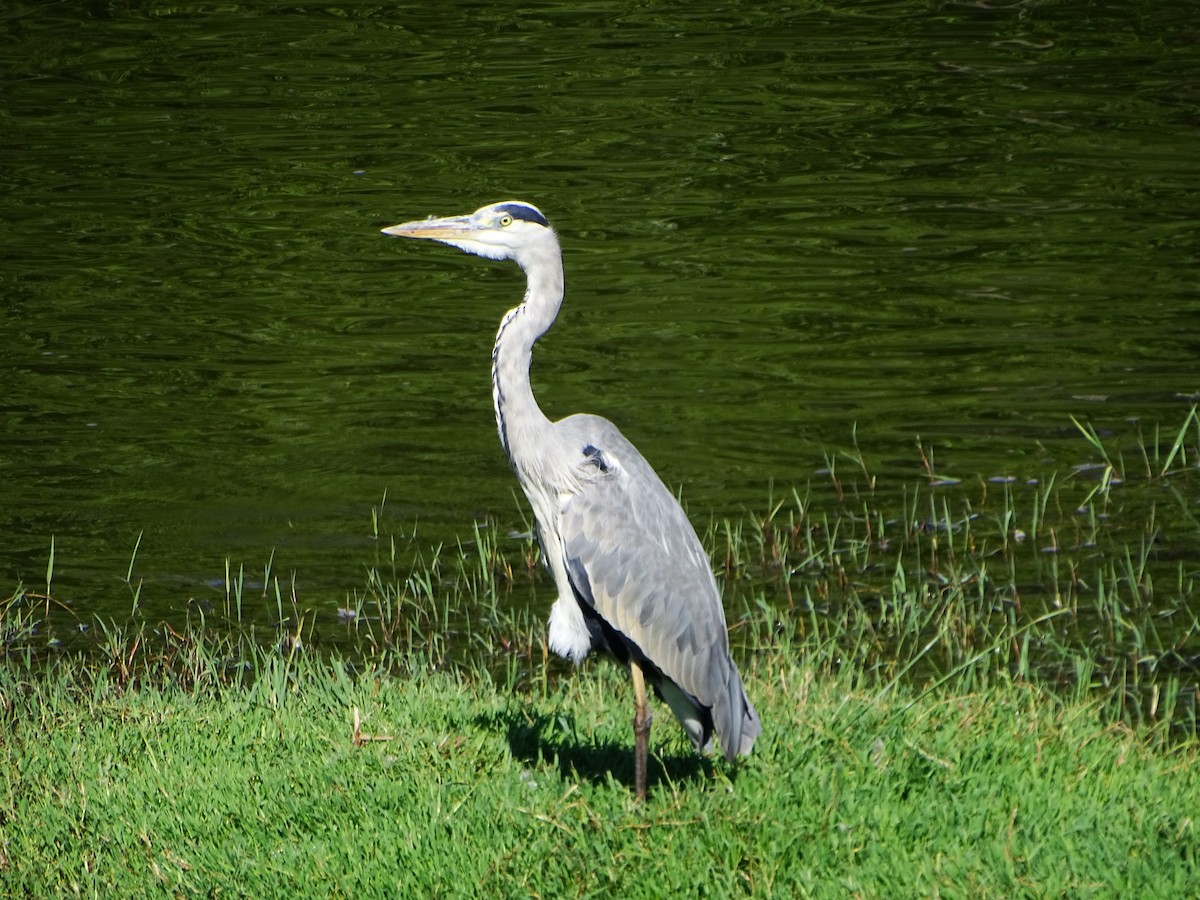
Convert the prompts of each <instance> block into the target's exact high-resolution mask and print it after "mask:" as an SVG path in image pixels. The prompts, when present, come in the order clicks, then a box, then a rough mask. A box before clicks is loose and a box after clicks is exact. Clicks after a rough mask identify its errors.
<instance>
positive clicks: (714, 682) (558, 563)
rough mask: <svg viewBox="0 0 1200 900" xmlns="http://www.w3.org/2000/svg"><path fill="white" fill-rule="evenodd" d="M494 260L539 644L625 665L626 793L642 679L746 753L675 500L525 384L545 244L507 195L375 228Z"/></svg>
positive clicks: (735, 677) (553, 271) (718, 634)
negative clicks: (522, 288) (516, 289)
mask: <svg viewBox="0 0 1200 900" xmlns="http://www.w3.org/2000/svg"><path fill="white" fill-rule="evenodd" d="M384 231H385V232H386V233H388V234H395V235H400V236H404V237H414V238H430V239H433V240H439V241H442V242H443V243H447V244H450V245H452V246H455V247H458V248H460V249H462V250H465V251H466V252H468V253H474V254H476V255H479V256H486V257H489V258H493V259H514V260H516V261H517V263H518V264H519V265H520V266H521V268H522V269H523V270H524V271H525V274H526V277H527V279H528V285H527V288H526V292H525V297H524V301H523V302H522V303H521V305H519V306H517V307H515V308H514V309H511V310H509V312H508V313H507V314H506V315H505V316H504V319H503V320H502V322H501V325H500V330H499V332H498V333H497V335H496V343H495V347H494V349H493V354H492V359H493V362H492V385H493V400H494V406H495V412H496V426H497V430H498V431H499V435H500V441H501V444H502V445H503V447H504V450H505V452H506V453H507V454H508V457H509V460H510V461H511V463H512V466H513V469H514V471H515V472H516V474H517V479H518V481H520V483H521V487H522V488H523V489H524V491H525V494H526V496H527V497H528V498H529V502H530V503H531V504H532V506H533V510H534V515H535V518H536V519H537V523H538V536H539V540H540V542H541V545H542V550H543V555H544V557H545V560H546V564H547V566H548V567H549V568H550V571H551V573H552V574H553V576H554V580H555V584H556V586H557V587H558V592H559V597H558V599H557V600H556V601H555V603H554V605H553V608H552V609H551V614H550V634H549V642H550V646H551V648H552V649H553V650H554V651H555V652H556V653H559V654H560V655H562V656H564V657H566V658H568V659H571V660H572V661H574V662H576V663H579V662H581V661H582V660H583V658H584V657H585V656H586V655H587V654H588V653H589V652H590V651H592V650H596V649H602V650H606V651H608V652H610V653H611V654H612V655H613V656H615V657H616V658H617V659H618V660H620V661H622V662H627V663H629V664H630V666H631V668H632V670H633V674H634V682H635V687H636V688H637V689H638V717H637V718H635V735H636V736H637V737H638V744H637V750H638V756H637V762H638V764H639V766H638V769H637V772H638V796H639V797H641V796H642V795H643V793H644V791H645V739H646V736H647V735H648V733H649V718H648V714H647V713H646V712H645V700H644V697H643V696H642V695H641V678H642V673H644V676H645V679H646V680H647V681H649V682H650V684H651V685H652V686H653V687H654V688H655V689H656V691H657V692H658V693H659V696H660V697H661V698H662V699H663V700H664V701H665V702H666V703H667V704H668V706H670V708H671V710H672V711H673V712H674V713H675V716H676V718H678V719H679V721H680V723H681V724H682V725H683V728H684V731H685V732H686V733H687V734H688V736H689V737H690V738H691V740H692V742H693V744H694V745H695V746H696V748H697V749H698V750H701V751H707V750H709V749H710V748H711V745H712V737H713V731H714V728H715V730H716V734H717V737H718V739H719V740H720V743H721V747H722V750H723V752H724V755H725V757H726V758H727V759H729V760H732V759H734V757H735V756H737V755H739V754H745V753H749V752H750V749H751V747H752V746H753V744H754V739H755V738H756V737H757V736H758V735H759V733H760V732H761V725H760V723H759V720H758V715H757V714H756V713H755V711H754V707H753V705H752V704H751V703H750V701H749V699H748V698H747V697H746V694H745V691H744V689H743V687H742V680H741V676H740V675H739V673H738V670H737V667H736V666H735V665H734V663H733V660H732V659H731V658H730V656H729V641H728V635H727V632H726V625H725V614H724V611H723V609H722V606H721V597H720V592H719V590H718V588H717V585H716V581H715V580H714V578H713V575H712V570H711V567H710V563H709V560H708V557H707V555H706V554H705V552H704V549H703V547H702V546H701V544H700V540H699V538H697V536H696V532H695V530H694V529H693V528H692V525H691V523H690V522H689V521H688V518H687V516H686V515H685V514H684V512H683V509H682V508H681V507H680V505H679V503H678V501H677V500H676V499H675V497H674V495H673V494H672V493H671V492H670V491H669V490H668V489H667V487H666V486H665V485H664V484H663V482H662V481H661V480H660V479H659V477H658V476H657V475H656V474H655V472H654V470H653V469H652V468H651V467H650V465H649V463H647V462H646V460H645V459H644V458H643V457H642V455H641V454H640V453H638V451H637V449H636V448H635V447H634V446H633V445H632V444H631V443H630V442H629V441H628V440H626V439H625V437H624V435H622V434H621V432H620V431H619V430H618V429H617V427H616V426H615V425H613V424H612V423H611V422H609V421H608V420H607V419H602V418H600V417H599V416H592V415H574V416H568V417H567V418H565V419H561V420H559V421H557V422H551V421H550V420H549V419H547V418H546V416H545V415H544V414H543V413H542V411H541V409H540V408H539V407H538V405H537V401H536V400H535V399H534V396H533V391H532V389H531V387H530V383H529V368H530V364H531V361H532V351H533V345H534V343H535V342H536V341H537V339H538V338H539V337H541V335H542V334H544V333H545V331H546V330H547V329H548V328H549V327H550V325H551V324H552V323H553V321H554V318H555V316H556V315H557V314H558V309H559V306H560V304H561V302H562V297H563V273H562V256H561V252H560V250H559V246H558V240H557V237H556V236H555V234H554V232H553V230H552V229H551V228H550V227H549V223H548V222H547V221H546V219H545V217H544V216H543V215H542V213H541V212H540V211H539V210H537V209H536V208H535V207H532V206H530V205H529V204H526V203H522V202H520V201H506V202H504V203H497V204H493V205H491V206H485V207H483V208H481V209H479V210H477V211H476V212H474V213H472V214H471V215H469V216H455V217H451V218H446V219H429V220H426V221H423V222H409V223H406V224H404V225H396V226H393V227H391V228H385V229H384Z"/></svg>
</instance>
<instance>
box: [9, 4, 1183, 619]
mask: <svg viewBox="0 0 1200 900" xmlns="http://www.w3.org/2000/svg"><path fill="white" fill-rule="evenodd" d="M6 9H7V11H6V12H5V13H3V17H2V19H0V22H2V28H3V32H4V35H5V40H6V45H7V48H8V52H7V53H6V54H5V61H4V62H3V63H0V66H2V67H3V84H4V87H5V90H4V95H3V99H2V100H0V134H2V137H0V192H2V194H3V209H4V216H5V222H6V229H5V230H6V239H5V242H4V246H3V248H2V249H0V258H2V263H0V292H2V296H3V305H2V311H0V316H2V321H3V331H4V335H5V340H4V341H3V342H2V343H0V371H2V372H3V375H2V376H0V377H2V379H3V385H4V390H3V391H2V392H0V428H2V429H3V432H2V433H3V445H2V447H0V535H2V543H0V572H2V573H3V577H4V578H5V579H7V581H8V583H9V584H10V585H11V586H15V585H16V584H17V583H18V582H20V581H24V582H25V583H26V584H27V585H38V584H41V583H44V578H45V571H46V564H47V559H48V556H49V554H50V548H51V542H52V541H53V546H54V560H55V585H56V595H57V596H59V597H60V599H63V600H65V601H68V602H70V603H71V604H72V605H73V606H74V607H75V609H76V611H77V613H78V614H80V615H81V616H83V617H85V618H86V617H89V616H92V615H94V614H98V615H102V616H108V615H115V616H121V615H124V614H125V613H127V612H128V608H129V603H130V596H129V590H128V588H127V587H126V585H125V584H123V579H124V578H125V577H126V574H127V572H128V571H129V569H130V562H131V559H133V560H134V565H133V577H134V579H135V580H140V581H142V582H143V590H142V593H141V597H140V602H141V603H142V605H143V607H144V609H145V611H146V612H147V613H149V614H151V615H162V616H170V615H173V614H176V613H178V611H179V610H180V609H182V608H183V606H184V605H185V604H186V603H187V602H188V600H189V599H191V598H194V597H198V596H200V597H203V596H205V595H211V594H215V593H218V592H223V590H224V588H223V584H224V578H225V572H226V566H227V564H229V565H232V566H233V568H234V569H236V568H238V567H239V566H245V567H246V570H247V571H248V572H258V573H261V572H262V571H263V568H264V566H266V565H267V564H268V563H269V564H270V566H271V568H272V571H273V572H274V573H276V574H279V575H280V576H281V577H285V578H287V579H288V580H289V581H293V583H294V585H295V589H296V591H297V593H298V595H299V596H300V597H301V598H302V601H303V602H304V603H305V604H308V605H310V606H312V607H314V608H317V609H319V610H322V611H323V612H324V614H327V615H330V616H332V615H333V614H334V610H335V609H336V607H337V606H339V605H341V604H342V603H344V602H345V598H346V595H347V593H348V592H351V591H354V590H356V589H358V588H359V587H360V586H361V585H362V584H363V582H364V576H365V569H366V567H367V566H368V565H369V564H370V560H371V559H372V555H373V554H374V553H375V549H374V548H375V539H374V531H373V526H372V510H373V509H374V508H378V507H380V505H381V504H383V501H384V498H385V496H386V504H383V515H384V517H385V519H386V523H387V527H388V528H389V529H391V530H395V531H397V532H398V533H401V534H405V535H411V534H412V533H413V531H414V529H415V532H416V534H417V538H418V540H420V541H423V542H424V541H427V542H428V543H430V544H436V543H439V542H443V541H445V542H450V543H453V542H454V541H456V540H459V539H461V540H467V539H469V538H470V536H471V534H472V524H473V523H474V522H476V521H480V520H483V519H489V518H490V519H493V520H496V521H498V522H499V524H500V528H501V532H502V533H506V532H509V531H514V532H520V531H523V530H525V528H526V527H527V524H526V520H527V513H526V512H525V506H524V501H523V498H518V496H517V493H516V485H515V481H514V479H513V478H512V475H511V472H510V471H509V470H508V467H507V463H506V461H505V459H504V457H503V454H502V453H501V450H500V448H499V445H498V443H497V441H496V436H495V430H494V426H493V421H492V412H491V393H490V384H489V369H490V350H491V342H492V338H493V335H494V332H495V328H496V326H497V324H498V322H499V319H500V317H501V315H502V314H503V313H504V311H505V310H506V309H507V308H508V307H509V306H511V305H514V304H515V303H516V302H517V301H518V300H519V298H520V295H521V292H522V289H523V282H522V279H521V276H520V273H519V271H518V270H517V269H516V268H515V267H514V266H512V265H511V264H498V263H493V262H488V261H485V260H480V259H475V258H470V257H466V256H463V255H461V254H458V253H455V252H454V251H452V250H450V249H448V248H444V247H440V246H436V245H422V244H415V243H411V242H405V241H397V240H395V239H390V238H387V237H385V236H382V235H380V234H379V228H380V227H382V226H385V225H389V224H393V223H395V222H400V221H406V220H410V219H415V218H421V217H424V216H426V215H429V214H439V215H441V214H454V213H464V212H469V211H471V210H473V209H475V208H476V207H478V206H480V205H482V204H484V203H486V202H491V201H494V200H499V199H505V198H510V197H517V198H520V199H524V200H528V201H530V202H532V203H535V204H537V205H538V206H539V207H541V208H542V209H543V210H544V211H545V212H546V214H547V215H548V216H549V218H550V220H551V222H552V223H553V224H554V225H555V226H556V228H557V230H558V231H559V233H560V236H561V240H562V244H563V248H564V254H565V261H566V262H565V264H566V270H567V300H566V303H565V305H564V309H563V312H562V314H561V316H560V317H559V320H558V323H557V325H556V326H555V328H554V329H553V330H552V331H551V332H550V333H549V335H548V336H547V337H546V338H545V339H544V340H543V342H542V343H541V344H539V347H538V352H537V354H536V358H535V367H534V386H535V390H536V391H537V393H538V396H539V399H540V402H541V404H542V406H543V408H544V409H545V410H546V411H547V413H548V414H550V415H551V416H552V417H558V416H561V415H566V414H568V413H571V412H577V411H590V412H594V413H598V414H601V415H605V416H607V417H609V418H611V419H613V420H614V421H616V422H617V424H618V425H619V426H620V427H621V428H622V430H623V431H624V432H625V433H626V435H627V436H629V437H630V438H631V439H632V440H633V441H634V442H635V443H636V444H637V445H638V447H639V448H640V449H641V451H642V452H643V453H644V454H645V456H646V457H647V458H648V459H649V460H650V461H651V463H652V464H653V465H654V466H655V467H656V468H657V469H658V471H659V472H660V474H661V475H662V476H663V477H664V479H665V480H666V481H667V483H668V484H670V485H671V486H672V487H674V488H681V489H682V493H683V496H684V498H685V501H686V503H687V506H688V509H689V511H690V512H691V514H692V516H693V518H694V519H695V520H696V521H697V522H698V523H704V522H707V521H709V520H711V519H713V518H715V519H718V520H719V519H721V518H724V517H729V516H733V517H737V516H741V515H743V514H744V513H745V512H746V511H763V510H765V508H766V506H767V497H768V495H769V494H770V492H771V491H772V490H774V491H775V492H777V493H778V492H780V491H789V490H791V488H793V487H798V488H801V489H803V488H804V487H805V486H806V485H810V484H813V483H821V484H823V483H824V482H825V479H824V478H823V477H822V476H821V475H820V474H819V473H820V471H821V470H822V469H824V468H825V467H826V465H827V461H828V459H829V458H831V457H835V456H836V455H837V454H838V453H840V452H841V451H843V450H846V449H848V448H854V447H857V448H858V450H859V451H860V452H861V454H862V455H863V457H864V458H865V459H866V460H869V465H870V468H871V471H872V472H873V473H874V474H875V475H876V476H877V477H878V478H879V484H880V487H879V489H880V490H881V491H883V492H887V491H893V492H896V493H897V494H898V493H899V492H901V491H902V490H903V488H904V485H905V484H906V483H908V482H910V481H912V480H913V479H920V478H921V477H923V476H924V475H925V474H927V473H926V466H925V461H924V459H923V457H928V455H929V454H930V453H933V454H934V459H935V461H936V462H935V465H936V469H937V474H938V475H939V476H945V477H950V478H964V479H970V478H975V477H980V476H982V477H985V478H988V477H1002V478H1016V479H1026V478H1033V477H1037V476H1038V475H1039V474H1041V473H1044V472H1046V471H1053V470H1065V469H1069V468H1070V467H1072V466H1074V465H1076V464H1079V463H1083V462H1088V461H1090V457H1089V447H1088V445H1087V443H1086V442H1085V441H1083V440H1082V439H1081V437H1080V435H1079V432H1078V430H1077V429H1076V427H1075V425H1074V424H1073V423H1072V420H1071V417H1072V416H1075V417H1076V418H1078V419H1080V420H1081V421H1083V420H1086V421H1088V422H1090V423H1092V424H1093V425H1094V426H1095V427H1096V428H1097V430H1098V431H1100V432H1101V433H1102V434H1105V433H1110V432H1115V433H1117V434H1121V433H1128V431H1129V430H1130V429H1131V428H1136V426H1131V425H1130V422H1134V423H1143V424H1144V425H1145V427H1147V428H1153V427H1154V426H1155V425H1157V424H1158V423H1163V424H1164V426H1166V427H1172V426H1173V425H1177V424H1178V423H1179V422H1181V421H1182V420H1183V418H1184V416H1185V415H1186V413H1187V410H1188V408H1189V407H1190V406H1191V405H1193V404H1194V403H1195V402H1196V400H1197V398H1198V397H1200V365H1198V364H1197V361H1198V360H1200V327H1198V326H1200V293H1198V291H1197V276H1196V271H1197V270H1196V262H1197V246H1198V240H1197V224H1196V220H1197V215H1198V211H1200V188H1198V181H1197V153H1196V148H1197V146H1200V143H1198V140H1200V88H1198V87H1197V81H1196V78H1195V73H1196V71H1197V70H1198V68H1200V49H1198V47H1200V45H1197V43H1196V40H1195V23H1194V21H1193V19H1194V17H1193V16H1192V15H1191V13H1190V11H1189V9H1188V8H1187V7H1186V6H1185V7H1172V6H1170V5H1163V4H1150V3H1134V4H1129V3H1124V4H1117V3H1086V4H1082V5H1080V4H1070V5H1059V4H1040V3H1035V2H1006V3H999V2H997V3H989V2H970V3H967V2H963V3H953V2H950V3H940V4H927V3H912V2H890V3H888V2H879V3H860V4H828V3H813V4H800V5H790V6H789V5H782V4H765V5H763V6H762V7H761V8H747V9H745V10H741V11H737V12H734V11H731V8H729V7H727V6H723V5H719V4H693V5H691V6H688V7H687V8H686V9H685V8H679V7H673V6H670V5H663V4H653V3H651V4H631V3H625V2H606V0H600V2H597V3H592V4H587V5H586V6H585V7H580V6H579V5H578V4H574V3H543V4H538V5H536V6H535V7H532V8H530V9H527V10H516V9H512V8H509V7H505V6H492V5H489V4H481V3H474V2H447V3H440V4H436V5H433V6H430V5H424V4H422V5H417V4H412V5H408V4H399V5H388V4H342V5H336V4H333V5H330V4H321V3H308V2H303V0H300V2H289V3H272V2H263V3H253V4H238V3H222V2H211V3H190V2H184V3H171V4H168V3H156V2H140V3H135V2H128V3H118V2H108V3H103V2H81V3H72V4H45V3H32V2H29V3H20V2H18V3H15V4H9V5H8V6H7V7H6ZM135 548H136V559H134V557H135Z"/></svg>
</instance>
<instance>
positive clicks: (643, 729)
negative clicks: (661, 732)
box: [629, 659, 651, 803]
mask: <svg viewBox="0 0 1200 900" xmlns="http://www.w3.org/2000/svg"><path fill="white" fill-rule="evenodd" d="M629 670H630V674H631V675H632V676H633V695H634V701H635V703H636V704H637V707H636V711H635V712H634V715H633V783H634V787H635V788H636V790H637V799H638V802H639V803H641V802H642V801H643V800H645V799H646V755H647V752H648V751H649V747H650V719H651V716H650V709H649V706H648V705H647V703H646V676H645V673H643V672H642V667H641V665H640V664H639V663H638V661H637V660H636V659H630V661H629Z"/></svg>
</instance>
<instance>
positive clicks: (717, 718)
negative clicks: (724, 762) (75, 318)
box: [560, 416, 761, 759]
mask: <svg viewBox="0 0 1200 900" xmlns="http://www.w3.org/2000/svg"><path fill="white" fill-rule="evenodd" d="M572 419H574V420H579V421H577V422H573V423H572V424H573V425H577V426H584V428H583V430H582V433H581V437H582V436H583V435H586V442H583V441H577V442H576V443H583V446H582V447H581V448H580V452H581V457H580V459H581V466H582V469H581V471H582V473H583V475H584V477H583V478H581V479H580V485H579V488H578V489H577V490H574V491H571V492H569V493H566V494H564V495H562V496H561V497H560V500H561V504H560V513H561V519H560V525H561V529H562V530H561V535H562V552H563V556H564V563H565V568H566V570H567V574H568V577H569V578H570V580H571V584H572V588H573V590H574V593H575V596H576V597H577V599H578V600H579V602H580V605H581V607H583V608H584V614H585V616H591V615H592V614H594V615H595V616H598V617H599V619H601V620H602V622H603V623H604V626H607V627H609V628H611V629H613V630H615V632H616V633H617V635H616V636H617V637H618V638H619V639H623V640H624V641H625V642H627V643H628V646H629V652H632V653H634V654H636V655H637V656H638V657H639V659H640V661H644V662H648V663H649V664H650V671H651V677H652V678H653V673H654V672H655V671H657V672H658V673H661V675H662V676H663V678H662V679H661V680H660V681H659V683H658V685H657V686H658V687H659V690H660V693H661V694H662V695H663V699H664V700H666V701H667V703H668V704H669V705H670V706H671V708H672V711H673V712H674V713H675V715H676V716H677V717H678V718H679V720H680V722H681V724H683V726H684V728H685V730H687V731H688V733H689V734H690V736H691V737H692V739H693V741H694V742H695V743H696V745H697V747H698V748H704V746H705V745H706V744H708V743H709V741H710V739H711V731H712V728H713V726H714V725H715V727H716V730H717V733H718V735H719V736H720V739H721V744H722V748H723V750H724V752H725V755H726V757H728V758H730V759H732V758H733V757H734V756H735V755H737V754H738V753H746V752H749V750H750V746H751V745H752V744H753V742H754V738H755V737H756V736H757V735H758V734H759V732H760V731H761V726H760V725H759V722H758V716H757V714H756V713H755V712H754V708H753V706H752V705H751V704H750V702H749V700H748V699H747V698H746V695H745V691H744V689H743V687H742V680H741V676H740V675H739V674H738V671H737V667H736V666H735V665H734V663H733V661H732V659H731V658H730V656H729V639H728V635H727V632H726V626H725V613H724V610H723V609H722V606H721V597H720V592H719V590H718V588H717V585H716V581H715V580H714V578H713V575H712V569H711V567H710V563H709V559H708V556H707V554H706V553H705V552H704V548H703V547H702V546H701V544H700V540H699V538H698V537H697V536H696V532H695V529H693V528H692V525H691V522H690V521H688V518H687V515H686V514H685V513H684V511H683V509H682V508H681V507H680V505H679V503H678V501H677V500H676V499H675V497H674V496H673V495H672V494H671V492H670V491H669V490H668V489H667V487H666V486H665V485H664V484H663V483H662V481H661V480H660V479H659V477H658V476H657V475H656V474H655V472H654V470H653V469H652V468H651V467H650V465H649V463H647V462H646V461H645V460H644V459H643V458H642V456H641V454H639V453H638V452H637V450H636V449H635V448H634V447H633V445H632V444H630V443H629V441H627V440H626V439H625V438H624V436H622V435H621V433H620V432H619V431H618V430H617V429H616V427H615V426H613V425H612V424H611V423H609V422H607V421H606V420H603V419H595V418H593V417H590V416H576V417H572ZM565 421H567V422H570V421H571V420H565ZM609 643H610V644H611V643H612V641H611V640H610V641H609ZM613 649H614V650H616V651H617V652H618V653H620V648H613Z"/></svg>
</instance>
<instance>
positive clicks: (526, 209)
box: [497, 203, 550, 228]
mask: <svg viewBox="0 0 1200 900" xmlns="http://www.w3.org/2000/svg"><path fill="white" fill-rule="evenodd" d="M497 209H499V210H500V212H504V213H508V214H509V215H510V216H512V217H513V218H514V219H521V220H523V221H525V222H536V223H537V224H538V225H541V226H542V227H543V228H549V227H550V223H549V222H547V221H546V217H545V216H543V215H542V214H541V213H540V212H538V211H537V210H536V209H534V208H533V207H532V206H525V205H524V204H521V203H505V204H504V205H503V206H499V207H497Z"/></svg>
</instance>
